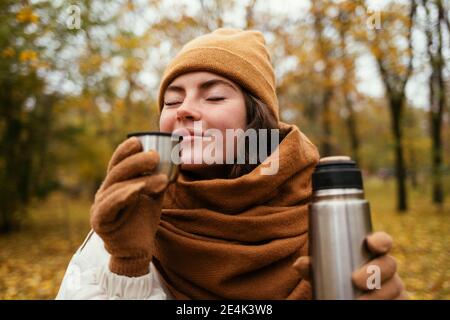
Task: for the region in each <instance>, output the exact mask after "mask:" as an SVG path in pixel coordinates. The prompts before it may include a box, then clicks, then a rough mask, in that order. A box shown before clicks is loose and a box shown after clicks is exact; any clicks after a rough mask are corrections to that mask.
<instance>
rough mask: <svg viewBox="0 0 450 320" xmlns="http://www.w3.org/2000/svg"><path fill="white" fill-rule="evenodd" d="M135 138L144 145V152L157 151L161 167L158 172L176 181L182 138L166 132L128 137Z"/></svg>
mask: <svg viewBox="0 0 450 320" xmlns="http://www.w3.org/2000/svg"><path fill="white" fill-rule="evenodd" d="M132 136H135V137H137V138H138V139H139V141H140V142H141V144H142V150H143V151H144V152H147V151H150V150H156V151H157V152H158V154H159V165H158V167H157V168H156V170H155V171H156V172H158V173H164V174H166V175H167V177H168V179H169V181H170V182H174V181H176V179H177V177H178V173H179V164H180V152H179V150H180V146H179V142H180V141H181V139H182V138H181V136H177V135H173V134H170V133H164V132H155V131H148V132H134V133H129V134H128V135H127V137H128V138H130V137H132Z"/></svg>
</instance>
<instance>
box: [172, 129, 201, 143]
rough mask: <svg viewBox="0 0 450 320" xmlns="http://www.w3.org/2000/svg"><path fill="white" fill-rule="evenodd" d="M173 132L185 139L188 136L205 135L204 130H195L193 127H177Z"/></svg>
mask: <svg viewBox="0 0 450 320" xmlns="http://www.w3.org/2000/svg"><path fill="white" fill-rule="evenodd" d="M172 133H173V134H177V135H179V136H182V137H183V140H184V139H188V138H191V139H193V138H194V137H203V136H204V134H203V132H201V131H195V130H194V129H191V128H178V129H175V130H174V131H173V132H172Z"/></svg>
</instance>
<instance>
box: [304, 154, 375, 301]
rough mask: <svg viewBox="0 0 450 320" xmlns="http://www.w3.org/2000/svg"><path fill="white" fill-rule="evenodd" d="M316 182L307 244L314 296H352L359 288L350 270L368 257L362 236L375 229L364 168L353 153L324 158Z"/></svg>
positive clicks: (316, 297)
mask: <svg viewBox="0 0 450 320" xmlns="http://www.w3.org/2000/svg"><path fill="white" fill-rule="evenodd" d="M312 187H313V199H312V202H311V203H310V205H309V223H310V229H309V242H310V245H309V248H310V256H311V261H312V285H313V296H314V299H318V300H353V299H355V298H357V297H358V295H359V294H360V292H359V291H358V290H357V289H356V288H355V287H354V285H353V283H352V280H351V275H352V272H353V271H355V270H356V269H357V268H359V267H360V266H361V265H363V264H364V263H365V262H367V261H368V260H369V258H370V256H369V253H368V250H367V248H366V244H365V241H364V239H365V237H366V236H367V235H368V234H369V233H371V231H372V223H371V217H370V207H369V203H368V201H367V200H365V199H364V189H363V181H362V176H361V171H360V170H359V169H358V167H357V166H356V163H355V162H354V161H352V160H351V159H350V158H349V157H346V156H336V157H326V158H322V159H321V160H320V161H319V163H318V164H317V166H316V168H315V171H314V173H313V176H312Z"/></svg>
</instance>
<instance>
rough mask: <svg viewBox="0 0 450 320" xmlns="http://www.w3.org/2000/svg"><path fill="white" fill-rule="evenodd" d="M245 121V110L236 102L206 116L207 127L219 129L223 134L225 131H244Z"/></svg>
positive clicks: (241, 104) (243, 106) (242, 104)
mask: <svg viewBox="0 0 450 320" xmlns="http://www.w3.org/2000/svg"><path fill="white" fill-rule="evenodd" d="M246 120H247V119H246V109H245V105H244V103H243V102H242V103H239V102H236V103H235V104H232V105H230V106H228V107H226V108H223V109H220V110H215V112H214V113H211V114H209V115H208V125H209V127H210V128H216V129H219V130H220V131H222V132H223V133H224V134H225V130H226V129H245V127H246Z"/></svg>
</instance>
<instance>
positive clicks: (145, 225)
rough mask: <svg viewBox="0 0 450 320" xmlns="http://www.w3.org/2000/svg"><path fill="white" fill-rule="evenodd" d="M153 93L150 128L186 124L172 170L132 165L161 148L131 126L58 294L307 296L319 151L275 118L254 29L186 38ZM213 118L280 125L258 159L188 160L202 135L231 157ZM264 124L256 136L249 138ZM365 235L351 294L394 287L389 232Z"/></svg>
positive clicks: (385, 294) (237, 124) (388, 295)
mask: <svg viewBox="0 0 450 320" xmlns="http://www.w3.org/2000/svg"><path fill="white" fill-rule="evenodd" d="M158 101H159V106H160V110H161V115H160V130H161V131H163V132H172V133H180V134H182V135H183V136H184V139H183V145H182V165H181V169H180V176H179V177H178V180H177V181H176V183H172V184H168V182H167V177H166V176H165V175H163V174H157V173H155V172H154V171H153V174H149V175H144V176H143V175H142V173H144V172H152V170H154V169H155V167H156V166H157V164H158V161H159V156H158V154H157V152H155V151H150V152H142V147H141V144H140V143H139V140H138V139H137V138H135V137H134V138H130V139H128V140H126V141H124V142H123V143H122V144H121V145H119V146H118V148H117V149H116V151H115V152H114V154H113V155H112V158H111V160H110V163H109V165H108V168H107V174H106V177H105V180H104V182H103V184H102V186H101V187H100V189H99V190H98V192H97V193H96V196H95V200H94V203H93V205H92V208H91V225H92V229H93V230H92V231H91V233H90V235H89V236H88V238H87V239H86V240H85V242H84V243H83V244H82V246H81V247H80V248H79V249H78V251H77V252H76V253H75V255H74V257H73V258H72V260H71V262H70V265H69V267H68V270H67V272H66V275H65V277H64V279H63V283H62V285H61V288H60V291H59V294H58V296H57V298H58V299H174V298H175V299H310V298H311V285H310V282H309V278H308V270H309V258H308V257H307V252H308V203H309V201H310V200H311V193H312V190H311V175H312V172H313V170H314V167H315V165H316V164H317V162H318V160H319V154H318V152H317V149H316V147H315V146H314V145H313V144H312V143H311V142H310V141H309V140H308V138H307V137H306V136H305V135H304V134H303V133H302V132H301V131H300V130H299V129H298V128H297V127H296V126H294V125H287V124H284V123H282V122H280V121H279V118H278V102H277V96H276V92H275V75H274V72H273V68H272V66H271V61H270V55H269V53H268V51H267V48H266V46H265V40H264V37H263V35H262V34H261V33H260V32H258V31H243V30H238V29H218V30H216V31H214V32H213V33H211V34H207V35H204V36H201V37H199V38H196V39H194V40H192V41H191V42H189V43H187V44H186V45H185V46H184V47H183V49H182V50H181V51H180V53H179V54H178V55H177V56H176V57H175V58H174V59H173V60H172V62H171V63H170V64H169V66H168V67H167V69H166V71H165V72H164V75H163V78H162V81H161V85H160V91H159V100H158ZM199 123H200V124H201V126H198V125H197V124H199ZM199 128H200V129H199ZM211 129H214V130H216V132H218V133H221V134H222V136H223V137H227V134H226V132H227V130H231V129H233V130H237V131H239V130H242V131H245V130H248V129H254V130H256V131H258V130H261V129H275V130H276V129H278V130H279V145H278V146H276V148H274V146H273V145H271V144H270V143H269V144H268V147H267V150H269V153H268V156H267V157H264V156H257V157H256V160H257V163H256V164H255V163H249V162H250V161H247V162H246V163H244V164H242V163H241V164H239V163H231V164H230V163H228V164H223V163H220V162H218V163H215V164H211V163H209V162H206V161H202V162H200V163H193V161H192V160H193V159H194V158H195V157H196V156H195V155H194V154H202V151H204V150H205V149H206V148H208V147H210V144H211V143H216V146H222V147H223V149H222V151H223V152H222V155H223V157H225V155H227V156H229V155H230V152H231V153H232V157H231V158H234V159H236V158H237V156H238V154H237V153H238V152H237V149H236V148H227V147H226V146H227V145H229V144H231V143H232V142H233V143H234V142H235V141H234V140H233V141H230V139H228V140H227V139H225V141H224V144H223V145H222V144H217V143H218V141H216V140H217V139H216V138H215V139H206V135H207V134H206V133H207V132H208V130H211ZM269 136H270V135H267V140H268V141H262V140H265V139H266V138H264V136H258V146H259V148H261V145H262V146H263V147H262V148H265V147H264V144H261V145H260V144H259V143H260V142H270V141H269V140H270V138H269ZM208 138H211V137H208ZM233 139H234V138H233ZM195 142H198V143H195ZM218 149H220V148H218ZM267 150H264V151H267ZM270 151H273V152H272V153H270ZM253 153H254V152H253ZM262 154H263V155H264V153H262ZM193 155H194V156H193ZM251 157H253V158H255V155H254V154H251V153H248V152H247V153H246V154H245V159H246V160H249V159H250V158H251ZM274 164H275V165H274ZM271 166H272V168H275V169H276V170H275V171H273V172H271V173H270V174H267V171H264V170H265V169H267V168H268V167H271ZM367 245H368V248H369V249H370V250H371V251H372V252H373V253H374V254H375V255H376V258H375V259H373V260H372V261H370V262H369V263H368V264H367V265H365V266H363V267H361V268H360V269H358V270H357V271H355V272H354V274H353V278H352V280H353V282H354V284H355V285H356V286H357V287H359V288H361V289H362V290H364V293H363V295H362V296H361V298H362V299H395V298H404V297H405V293H404V287H403V284H402V281H401V280H400V278H399V276H398V275H397V273H396V263H395V260H394V259H393V258H392V257H391V256H390V255H389V251H390V249H391V247H392V240H391V238H390V236H389V235H387V234H386V233H383V232H376V233H373V234H371V235H370V236H368V237H367ZM368 265H377V266H379V268H380V271H381V288H380V289H374V290H372V291H371V290H368V289H367V286H366V280H367V278H368V277H369V276H370V275H371V274H368V273H367V272H366V269H367V266H368Z"/></svg>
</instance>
